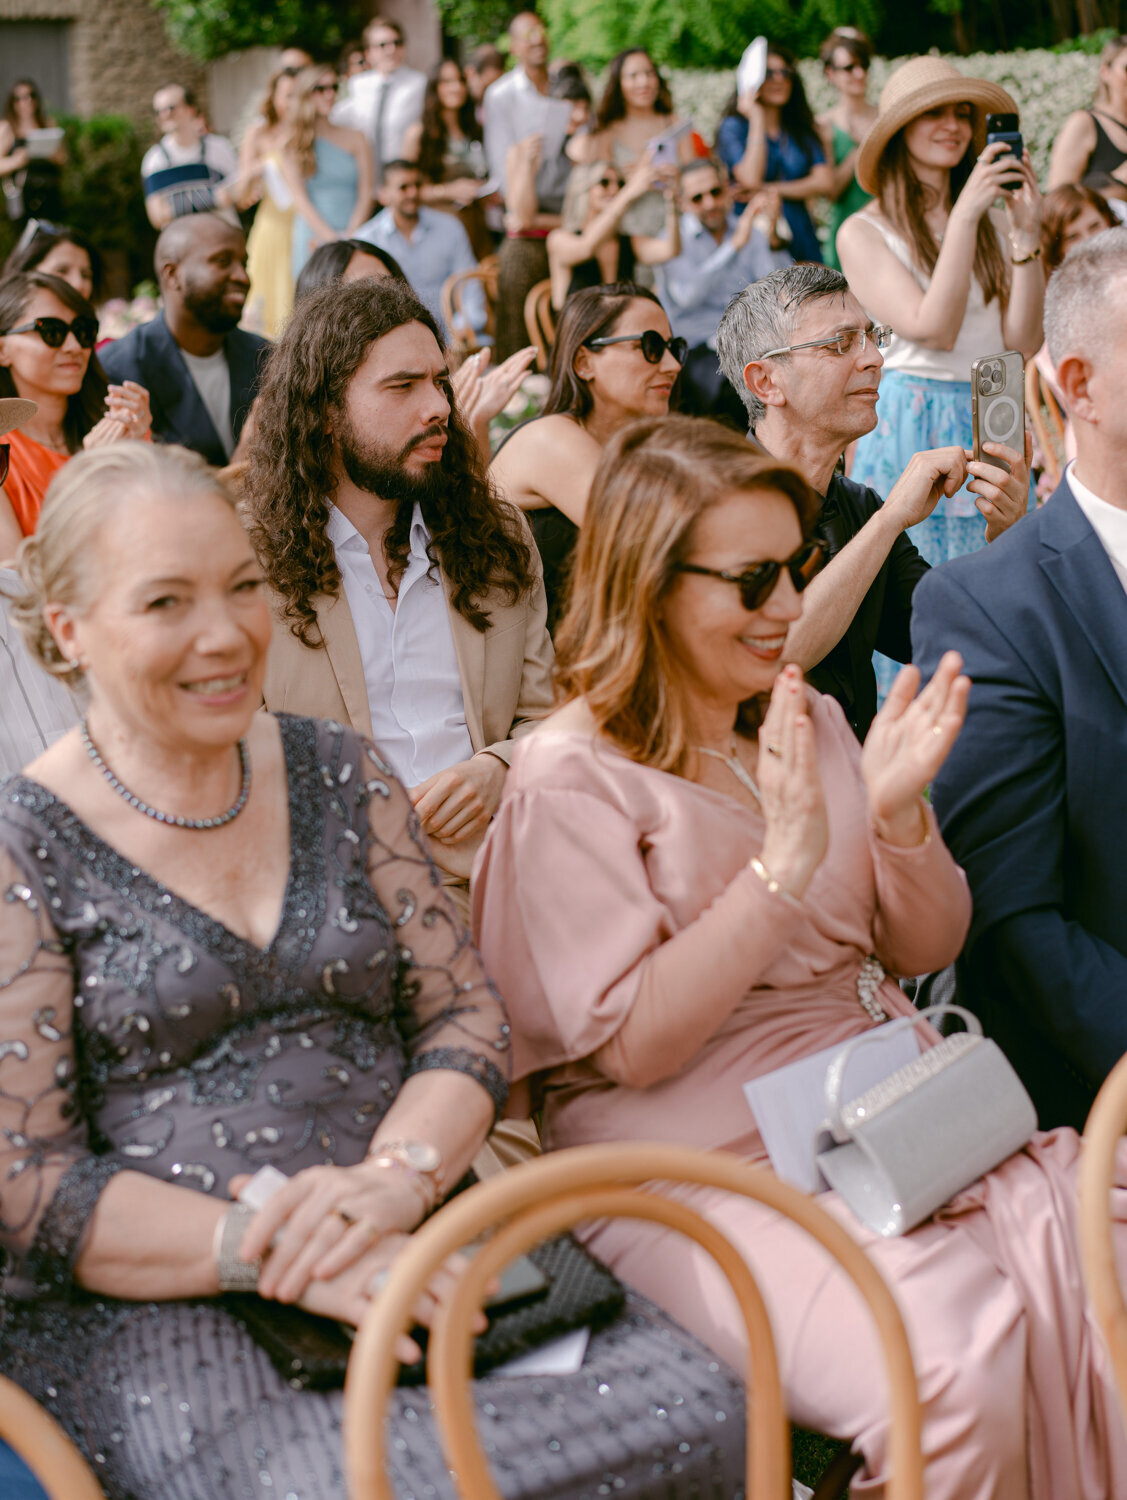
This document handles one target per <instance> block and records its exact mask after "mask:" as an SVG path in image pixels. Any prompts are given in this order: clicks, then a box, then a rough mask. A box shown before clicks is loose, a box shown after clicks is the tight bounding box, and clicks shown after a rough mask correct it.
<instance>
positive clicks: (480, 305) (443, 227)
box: [353, 203, 490, 343]
mask: <svg viewBox="0 0 1127 1500" xmlns="http://www.w3.org/2000/svg"><path fill="white" fill-rule="evenodd" d="M353 239H357V240H367V242H368V243H369V244H370V245H378V246H379V247H380V249H381V250H386V251H387V253H388V254H389V255H392V256H394V257H395V259H396V260H397V261H398V262H399V264H400V266H401V267H402V268H403V274H404V276H406V278H407V280H408V281H409V282H410V283H411V289H412V291H413V292H414V293H415V295H416V296H417V297H418V299H419V301H420V302H421V303H422V304H423V306H424V307H426V308H428V309H429V310H430V312H431V313H432V314H433V315H434V320H435V322H436V323H437V324H438V326H439V327H440V328H441V329H442V331H443V333H444V334H445V335H446V337H447V338H449V337H450V330H449V329H448V328H447V327H446V323H445V320H444V319H443V316H442V288H443V286H444V285H445V284H446V281H447V279H448V278H449V277H451V276H453V275H454V274H455V273H456V272H457V271H472V270H474V269H475V268H476V266H477V256H476V255H475V254H474V253H473V248H472V246H471V245H470V237H469V235H468V234H467V233H466V231H465V229H463V227H462V225H461V224H460V223H459V221H458V220H457V219H456V218H455V217H454V215H453V214H444V213H442V212H441V210H439V209H437V208H428V207H427V206H426V204H425V203H424V204H421V205H420V207H419V222H418V223H417V224H416V225H415V232H414V234H413V235H412V236H411V238H410V239H408V238H407V236H406V235H405V234H404V233H403V231H402V230H401V229H400V228H399V226H398V225H397V224H396V222H395V214H394V212H393V211H392V210H391V209H390V208H381V209H380V211H379V213H378V214H376V215H375V217H374V218H371V219H369V220H368V222H367V223H366V224H361V226H360V228H359V229H358V230H357V231H356V233H355V234H354V235H353ZM487 316H488V313H487V309H486V305H485V291H484V289H483V287H482V284H481V282H480V281H470V282H467V283H466V284H465V287H464V289H463V293H462V321H463V322H464V323H468V324H469V326H470V327H471V328H472V329H473V330H474V331H475V332H476V333H478V334H479V335H481V334H484V332H485V322H486V318H487ZM485 342H487V343H488V342H490V340H488V339H486V340H485Z"/></svg>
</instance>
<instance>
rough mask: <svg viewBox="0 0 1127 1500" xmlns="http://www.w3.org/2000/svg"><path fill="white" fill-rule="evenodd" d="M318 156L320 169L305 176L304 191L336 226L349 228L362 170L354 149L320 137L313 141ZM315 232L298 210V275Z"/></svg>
mask: <svg viewBox="0 0 1127 1500" xmlns="http://www.w3.org/2000/svg"><path fill="white" fill-rule="evenodd" d="M313 149H314V151H315V153H316V156H317V170H316V172H315V173H314V174H313V176H312V177H307V178H306V179H305V191H306V192H307V193H308V194H309V199H310V202H311V203H312V204H313V207H314V208H315V209H316V210H317V212H318V213H319V214H320V215H321V217H322V218H323V219H324V221H325V223H326V224H330V225H332V227H333V228H334V229H340V230H344V229H347V228H348V221H349V219H351V217H352V210H353V209H354V208H355V207H356V192H357V188H358V186H359V178H360V171H359V168H358V167H357V165H356V158H355V157H354V156H353V155H352V153H351V151H345V150H344V149H343V147H341V146H334V145H333V143H332V141H326V140H322V139H321V138H320V137H318V138H317V140H316V141H314V143H313ZM312 239H313V231H312V230H311V229H310V227H309V225H308V224H307V223H306V222H305V220H304V219H303V218H302V217H301V215H300V214H299V213H295V214H294V221H293V273H294V277H295V278H296V277H297V276H299V275H300V274H301V268H302V266H303V265H304V264H305V262H306V261H307V260H308V259H309V256H310V254H311V252H312V249H313V245H312Z"/></svg>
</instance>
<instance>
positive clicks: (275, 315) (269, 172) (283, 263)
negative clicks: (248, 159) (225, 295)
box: [243, 155, 294, 339]
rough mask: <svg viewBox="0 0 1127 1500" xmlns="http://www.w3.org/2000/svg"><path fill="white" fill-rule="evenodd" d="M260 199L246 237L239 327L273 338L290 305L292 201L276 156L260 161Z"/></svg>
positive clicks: (291, 300) (283, 323) (279, 330)
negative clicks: (245, 285) (246, 290)
mask: <svg viewBox="0 0 1127 1500" xmlns="http://www.w3.org/2000/svg"><path fill="white" fill-rule="evenodd" d="M262 178H263V191H262V201H261V202H260V203H259V205H258V212H257V213H256V214H255V216H254V223H253V224H252V225H251V230H250V235H249V236H248V238H247V273H248V275H249V276H250V295H249V296H248V298H247V304H246V311H245V312H244V314H243V327H244V328H249V329H250V330H251V331H252V332H254V333H261V334H265V336H266V337H267V338H270V339H274V338H277V337H278V335H279V334H280V333H281V331H282V328H283V327H284V325H285V322H286V319H287V318H288V317H289V315H290V312H291V310H292V308H293V289H294V278H293V250H292V239H293V203H292V200H291V198H290V191H289V188H288V187H287V186H286V182H285V178H284V177H283V176H282V170H281V166H280V165H279V159H278V157H277V156H276V155H275V156H267V157H266V158H265V159H264V160H263V163H262Z"/></svg>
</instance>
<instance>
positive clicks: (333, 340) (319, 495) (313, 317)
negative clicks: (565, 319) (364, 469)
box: [244, 277, 535, 647]
mask: <svg viewBox="0 0 1127 1500" xmlns="http://www.w3.org/2000/svg"><path fill="white" fill-rule="evenodd" d="M406 323H421V324H422V325H423V327H424V328H429V329H430V331H431V333H433V334H434V337H435V341H436V342H437V344H438V346H439V348H440V349H445V343H444V341H443V338H442V335H441V333H440V332H439V329H438V325H437V324H436V322H435V320H434V318H433V317H432V316H431V314H430V313H429V312H428V311H427V309H426V308H425V307H424V306H423V304H422V303H421V302H420V301H419V300H418V298H417V297H416V296H415V294H414V292H412V290H411V288H410V287H409V286H407V285H406V284H405V283H403V282H400V281H396V280H394V279H393V278H391V277H384V278H383V279H381V280H379V281H370V280H363V281H354V282H352V283H350V284H346V285H343V286H342V285H341V284H340V283H337V282H331V283H330V284H329V285H327V286H323V287H320V288H318V290H316V291H314V292H310V294H309V295H308V296H307V297H304V298H303V299H302V300H301V302H300V303H299V304H298V305H297V306H296V307H295V309H294V312H293V316H292V317H291V318H290V321H289V322H288V323H287V325H286V329H285V332H284V333H283V335H282V337H281V339H280V340H279V342H278V343H277V344H276V345H275V346H274V348H273V350H272V351H271V353H270V356H269V359H268V360H267V363H266V366H265V369H264V371H263V377H262V383H261V387H260V391H259V396H258V401H257V403H256V406H255V433H254V442H253V445H252V447H251V453H250V460H249V465H248V469H247V475H246V482H245V491H244V493H245V495H246V505H247V511H248V516H247V520H248V525H249V530H250V535H251V540H252V542H253V543H254V546H255V549H256V550H257V552H258V556H259V559H260V561H261V563H262V567H263V571H264V572H265V574H266V578H267V581H268V583H269V584H270V586H271V588H273V589H274V590H275V592H276V593H277V594H279V595H280V596H281V598H282V600H283V601H284V605H285V614H286V617H287V619H288V620H289V622H290V629H291V630H292V631H293V633H294V635H295V636H296V637H297V638H298V640H299V641H301V642H302V644H303V645H306V646H312V647H317V646H321V645H323V644H324V643H323V641H321V639H320V638H319V633H318V631H317V613H316V610H315V609H314V607H313V599H314V597H315V596H316V595H317V594H328V595H330V596H334V597H335V596H336V595H337V594H338V593H339V592H340V588H341V575H340V569H339V568H338V567H337V562H336V556H335V554H334V552H333V544H332V542H331V541H330V540H329V538H328V536H327V535H326V531H325V528H326V525H327V522H328V519H329V509H328V506H329V501H330V500H331V499H332V497H333V495H334V494H335V492H336V487H337V474H336V469H335V464H334V453H335V448H334V443H333V440H332V438H331V437H330V436H329V435H328V432H327V426H328V422H329V419H330V417H331V416H333V415H334V414H341V413H343V411H344V406H345V401H346V399H347V395H348V388H349V386H350V384H351V383H352V379H353V377H354V376H355V374H356V372H357V370H358V369H359V368H360V366H361V365H362V364H363V362H364V360H365V358H366V356H367V354H368V351H369V349H370V348H371V347H372V345H373V344H374V343H375V342H376V341H377V340H378V339H382V338H384V337H385V335H387V334H389V333H391V332H393V331H394V330H395V329H396V328H401V327H402V326H403V325H404V324H406ZM447 434H448V436H447V442H446V447H445V450H444V452H443V457H442V470H443V473H444V475H445V478H446V481H447V482H446V484H445V486H443V487H441V488H440V489H439V490H438V492H437V493H435V494H432V495H430V496H429V497H427V498H424V499H423V500H422V501H421V505H422V512H423V519H424V521H425V522H426V525H427V529H428V530H429V532H430V536H431V541H430V552H431V557H432V559H433V561H434V562H435V563H436V564H438V565H439V566H441V568H442V571H443V573H444V574H445V576H446V578H447V579H448V580H449V582H450V586H451V599H452V602H453V605H454V608H455V609H456V610H457V611H458V613H459V614H460V615H462V616H463V618H464V619H466V620H468V621H469V623H470V624H471V625H472V626H473V627H474V629H475V630H480V631H485V630H488V629H489V623H490V620H489V615H488V614H487V613H486V611H485V610H484V609H483V608H482V605H483V603H484V601H485V599H486V597H487V595H488V594H489V593H490V592H491V591H493V590H496V591H499V592H501V593H502V594H505V595H507V596H508V599H509V601H510V602H511V603H516V601H517V600H518V599H519V598H521V597H522V596H523V595H525V594H528V593H530V592H531V590H532V588H533V585H534V582H535V570H534V563H533V557H532V549H531V546H530V544H529V541H528V531H527V526H526V524H525V522H524V520H523V518H522V516H521V514H520V512H519V511H518V510H517V509H516V507H515V506H513V505H510V504H509V503H508V502H507V501H505V500H503V499H501V498H500V497H499V496H498V495H497V494H496V493H495V492H494V490H493V489H492V487H491V486H490V484H489V481H488V480H487V479H486V476H485V470H484V467H483V465H482V461H481V455H480V453H479V452H478V447H477V443H476V442H475V441H474V439H473V437H472V435H471V434H470V431H469V429H468V428H467V427H466V425H465V423H464V422H463V420H462V417H461V415H460V413H459V412H458V411H457V409H456V408H455V407H454V406H453V404H452V405H451V408H450V417H449V420H448V422H447ZM412 511H413V504H412V503H411V502H409V501H406V500H404V501H401V502H400V504H399V508H398V511H397V514H396V517H395V520H394V522H393V523H392V525H391V527H390V528H389V529H388V532H387V535H386V537H385V538H384V554H385V556H386V558H387V564H388V574H389V577H390V578H391V579H392V581H393V582H397V581H398V579H399V578H401V577H402V575H403V572H404V571H405V569H406V566H407V556H408V552H409V549H410V530H411V515H412Z"/></svg>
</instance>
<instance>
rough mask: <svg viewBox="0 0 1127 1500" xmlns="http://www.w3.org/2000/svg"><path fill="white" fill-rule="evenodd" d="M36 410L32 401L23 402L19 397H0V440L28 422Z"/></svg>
mask: <svg viewBox="0 0 1127 1500" xmlns="http://www.w3.org/2000/svg"><path fill="white" fill-rule="evenodd" d="M38 410H39V408H38V406H36V404H35V402H34V401H23V400H21V399H20V397H19V396H3V397H0V438H2V437H5V436H6V435H7V434H8V433H9V432H15V430H16V428H17V427H22V426H23V424H24V423H25V422H30V421H31V419H32V417H33V416H34V415H35V413H36V412H37V411H38Z"/></svg>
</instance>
